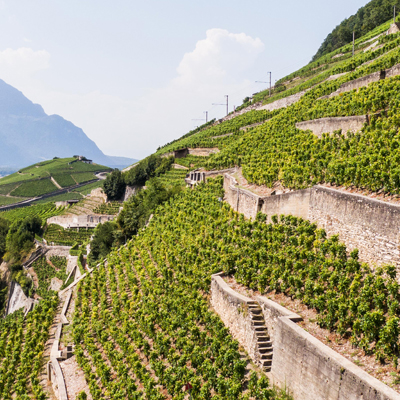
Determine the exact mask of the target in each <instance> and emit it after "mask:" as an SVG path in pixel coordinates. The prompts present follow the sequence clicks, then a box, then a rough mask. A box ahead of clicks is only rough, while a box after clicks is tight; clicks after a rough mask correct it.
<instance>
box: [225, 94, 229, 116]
mask: <svg viewBox="0 0 400 400" xmlns="http://www.w3.org/2000/svg"><path fill="white" fill-rule="evenodd" d="M225 97H226V115H228V114H229V103H228V95H227V94H226V95H225Z"/></svg>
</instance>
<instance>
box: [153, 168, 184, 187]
mask: <svg viewBox="0 0 400 400" xmlns="http://www.w3.org/2000/svg"><path fill="white" fill-rule="evenodd" d="M187 173H188V170H185V169H171V170H170V171H167V172H166V173H165V174H164V175H162V176H160V177H159V178H158V179H159V180H160V181H161V182H162V183H163V184H164V185H166V186H171V185H180V186H182V185H184V184H185V177H186V175H187Z"/></svg>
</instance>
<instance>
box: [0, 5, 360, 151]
mask: <svg viewBox="0 0 400 400" xmlns="http://www.w3.org/2000/svg"><path fill="white" fill-rule="evenodd" d="M366 3H367V0H351V1H348V0H334V1H327V0H325V1H321V0H303V1H299V0H287V1H270V0H264V1H259V0H251V1H243V0H240V1H237V0H230V1H225V0H212V1H210V0H204V1H202V2H200V1H187V0H186V1H183V0H169V1H156V0H146V1H140V2H139V1H136V0H113V1H111V0H108V1H106V0H79V1H78V0H68V1H65V0H63V1H61V0H3V1H2V0H0V79H3V80H4V81H6V82H7V83H9V84H11V85H13V86H15V87H16V88H17V89H19V90H21V91H22V92H23V93H24V94H25V95H26V96H27V97H28V98H29V99H31V100H32V101H34V102H35V103H39V104H41V105H42V106H43V108H44V110H45V111H46V112H47V113H48V114H59V115H61V116H63V117H64V118H66V119H68V120H70V121H72V122H73V123H74V124H75V125H77V126H79V127H81V128H82V129H83V130H84V131H85V133H86V134H87V135H88V136H89V137H90V138H91V139H93V140H94V141H95V142H96V143H97V144H98V146H99V147H100V148H101V149H102V150H103V151H104V152H105V153H106V154H109V155H120V156H127V157H133V158H143V157H145V156H146V155H148V154H150V153H151V152H153V151H155V149H156V148H157V147H158V146H159V145H162V144H165V143H166V142H168V141H170V140H172V139H175V138H177V137H179V136H181V135H182V134H184V133H186V132H187V131H189V130H191V129H193V128H194V127H195V126H197V125H200V124H201V123H202V121H193V119H202V118H204V114H203V111H206V110H207V111H209V117H210V118H214V117H216V118H220V117H222V116H223V115H224V114H225V108H224V107H223V106H212V105H211V104H212V103H222V102H224V95H226V94H227V95H229V102H230V110H232V109H233V105H236V106H238V105H240V104H241V102H242V99H243V98H244V97H245V96H247V95H251V94H252V93H254V92H256V91H259V90H261V89H263V88H265V87H266V85H265V84H259V83H255V81H257V80H259V81H266V80H267V72H268V71H272V74H273V82H274V81H275V80H276V79H279V78H280V77H282V76H284V75H287V74H288V73H290V72H292V71H294V70H295V69H297V68H300V67H301V66H303V65H304V64H306V63H307V62H308V61H309V60H310V59H311V57H312V56H313V54H314V53H315V52H316V51H317V49H318V47H319V45H320V44H321V42H322V41H323V39H324V38H325V37H326V35H327V34H328V33H329V32H330V31H331V30H332V29H333V28H334V27H335V26H336V25H338V24H339V23H340V22H341V21H342V20H343V19H344V18H346V17H348V16H350V15H351V14H354V13H355V12H356V11H357V10H358V8H359V7H361V6H363V5H364V4H366Z"/></svg>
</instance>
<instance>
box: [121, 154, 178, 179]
mask: <svg viewBox="0 0 400 400" xmlns="http://www.w3.org/2000/svg"><path fill="white" fill-rule="evenodd" d="M173 162H174V157H165V158H163V157H160V156H157V155H154V154H152V155H151V156H149V157H147V158H145V159H144V160H142V161H140V162H139V163H138V164H137V165H136V167H134V168H131V169H130V170H129V171H127V172H125V173H124V179H125V182H126V184H127V185H130V186H135V185H139V186H143V185H144V184H145V183H146V181H148V180H149V179H151V178H154V177H157V176H160V175H162V174H164V173H165V172H166V171H168V170H169V169H170V168H171V165H172V164H173Z"/></svg>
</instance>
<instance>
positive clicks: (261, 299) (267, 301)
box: [256, 296, 303, 322]
mask: <svg viewBox="0 0 400 400" xmlns="http://www.w3.org/2000/svg"><path fill="white" fill-rule="evenodd" d="M256 300H257V301H258V302H259V303H261V304H266V305H267V306H268V308H271V309H273V310H275V311H276V312H277V313H278V314H280V315H281V316H282V317H286V318H289V319H290V320H291V321H293V322H300V321H303V318H302V317H300V315H299V314H296V313H294V312H292V311H290V310H288V309H287V308H285V307H283V306H281V305H280V304H278V303H276V302H275V301H273V300H271V299H268V298H267V297H265V296H256Z"/></svg>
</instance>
